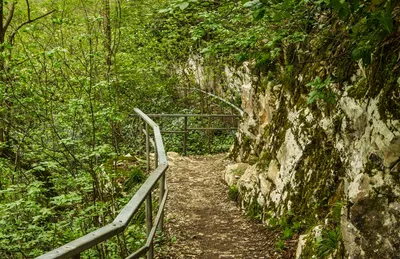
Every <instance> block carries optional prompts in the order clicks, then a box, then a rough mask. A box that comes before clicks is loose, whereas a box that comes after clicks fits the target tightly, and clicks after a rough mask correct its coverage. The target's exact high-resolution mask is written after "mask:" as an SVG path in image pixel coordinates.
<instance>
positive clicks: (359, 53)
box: [351, 48, 364, 60]
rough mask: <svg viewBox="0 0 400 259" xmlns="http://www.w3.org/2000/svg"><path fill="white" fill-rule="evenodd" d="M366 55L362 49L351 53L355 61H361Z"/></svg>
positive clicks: (356, 49)
mask: <svg viewBox="0 0 400 259" xmlns="http://www.w3.org/2000/svg"><path fill="white" fill-rule="evenodd" d="M363 55H364V51H363V50H362V49H361V48H355V49H353V51H352V52H351V58H352V59H354V60H359V59H360V58H362V57H363Z"/></svg>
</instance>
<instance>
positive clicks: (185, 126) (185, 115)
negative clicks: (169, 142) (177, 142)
mask: <svg viewBox="0 0 400 259" xmlns="http://www.w3.org/2000/svg"><path fill="white" fill-rule="evenodd" d="M130 116H133V117H137V116H139V115H138V114H130ZM147 116H148V117H149V118H183V119H184V120H183V129H181V130H161V133H165V134H183V155H185V156H186V153H187V138H188V134H189V132H190V131H216V130H219V131H221V130H229V131H231V130H237V128H232V127H230V128H211V127H210V124H211V121H210V119H211V118H233V119H235V118H236V119H240V118H242V115H238V114H190V113H177V114H165V113H161V114H147ZM188 118H208V124H209V127H202V128H189V127H188ZM208 143H210V135H208ZM209 145H210V144H209Z"/></svg>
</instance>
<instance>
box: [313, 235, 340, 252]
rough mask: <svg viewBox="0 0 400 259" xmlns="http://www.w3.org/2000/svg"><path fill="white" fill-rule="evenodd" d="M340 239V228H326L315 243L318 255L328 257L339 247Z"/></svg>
mask: <svg viewBox="0 0 400 259" xmlns="http://www.w3.org/2000/svg"><path fill="white" fill-rule="evenodd" d="M340 241H341V230H340V228H336V229H334V230H324V231H323V232H322V235H321V237H319V238H317V242H316V244H315V247H316V253H317V255H318V257H319V258H327V257H328V256H329V255H330V254H331V253H333V252H334V251H335V250H336V249H337V248H338V247H339V244H340Z"/></svg>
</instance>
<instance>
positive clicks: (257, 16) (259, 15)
mask: <svg viewBox="0 0 400 259" xmlns="http://www.w3.org/2000/svg"><path fill="white" fill-rule="evenodd" d="M264 15H265V9H264V8H263V9H258V10H257V11H255V12H254V14H253V16H254V20H255V21H258V20H261V19H262V18H263V17H264Z"/></svg>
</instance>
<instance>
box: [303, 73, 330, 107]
mask: <svg viewBox="0 0 400 259" xmlns="http://www.w3.org/2000/svg"><path fill="white" fill-rule="evenodd" d="M332 83H333V82H332V79H331V78H330V77H328V78H326V79H325V80H324V81H322V80H321V78H320V77H319V76H317V77H316V78H315V79H314V81H312V82H310V83H308V84H307V86H309V87H311V89H312V90H311V92H310V93H309V95H308V100H307V103H308V104H312V103H314V102H315V101H317V100H318V99H321V100H323V101H325V102H326V103H331V104H332V103H334V102H335V98H336V96H335V94H334V93H333V92H332V91H331V90H330V88H329V87H330V86H331V84H332Z"/></svg>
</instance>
